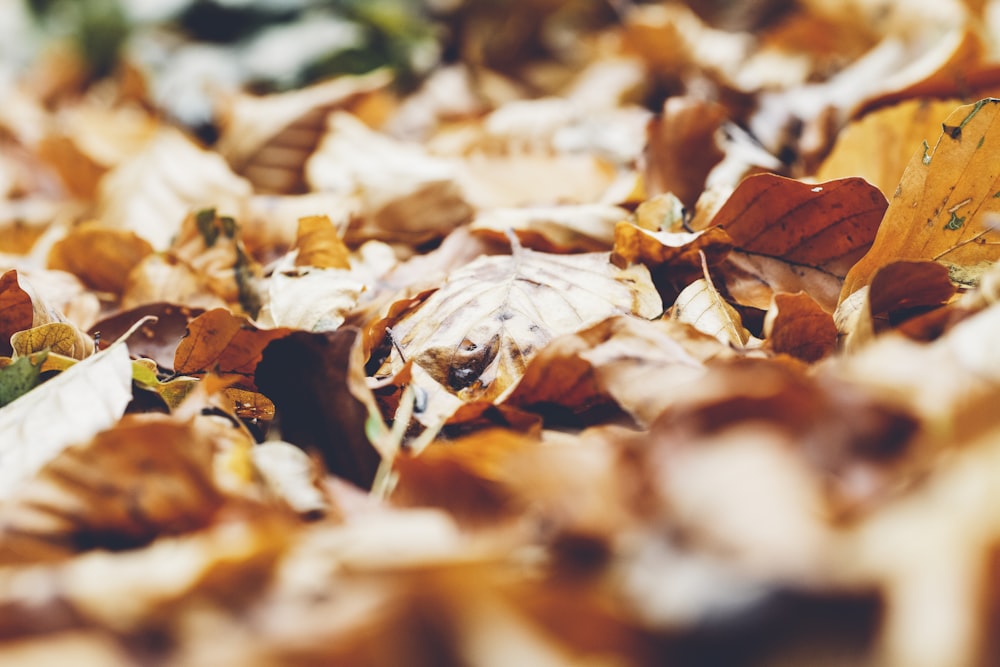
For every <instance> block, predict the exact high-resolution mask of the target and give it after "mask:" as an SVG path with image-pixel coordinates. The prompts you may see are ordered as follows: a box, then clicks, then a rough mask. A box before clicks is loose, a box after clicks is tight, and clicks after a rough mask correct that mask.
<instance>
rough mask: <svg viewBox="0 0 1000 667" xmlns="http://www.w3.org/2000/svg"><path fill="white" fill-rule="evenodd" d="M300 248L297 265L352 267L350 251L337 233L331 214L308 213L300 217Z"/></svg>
mask: <svg viewBox="0 0 1000 667" xmlns="http://www.w3.org/2000/svg"><path fill="white" fill-rule="evenodd" d="M297 236H298V238H296V240H295V245H296V247H297V248H298V249H299V254H298V257H296V258H295V266H315V267H318V268H321V269H350V268H351V261H350V259H349V257H350V251H349V250H348V249H347V246H346V245H344V242H343V241H342V240H341V239H340V236H339V235H338V234H337V228H336V227H334V226H333V222H332V221H331V220H330V218H329V216H325V215H308V216H306V217H304V218H299V231H298V235H297Z"/></svg>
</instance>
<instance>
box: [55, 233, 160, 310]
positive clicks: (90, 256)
mask: <svg viewBox="0 0 1000 667" xmlns="http://www.w3.org/2000/svg"><path fill="white" fill-rule="evenodd" d="M152 252H153V248H152V246H150V245H149V243H147V242H146V240H145V239H143V238H141V237H140V236H138V235H136V234H135V233H134V232H131V231H127V230H123V229H112V228H109V227H105V226H103V225H102V224H101V223H99V222H95V221H91V222H85V223H83V224H82V225H78V226H76V227H74V228H73V229H71V230H70V232H69V234H67V235H66V236H65V237H64V238H62V239H61V240H59V241H58V242H56V243H55V244H54V245H53V246H52V248H51V250H49V256H48V264H49V268H52V269H59V270H62V271H68V272H69V273H72V274H73V275H75V276H76V277H77V278H79V279H80V280H81V281H83V283H84V284H85V285H87V286H88V287H90V288H92V289H95V290H99V291H103V292H111V293H113V294H121V293H122V292H123V291H124V290H125V287H126V283H127V278H128V274H129V272H130V271H131V270H132V269H133V268H135V266H136V265H137V264H138V263H139V262H141V261H142V260H143V258H145V257H146V256H148V255H149V254H151V253H152Z"/></svg>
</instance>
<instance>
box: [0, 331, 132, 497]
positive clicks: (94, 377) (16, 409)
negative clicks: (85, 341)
mask: <svg viewBox="0 0 1000 667" xmlns="http://www.w3.org/2000/svg"><path fill="white" fill-rule="evenodd" d="M131 398H132V363H131V361H130V359H129V355H128V348H127V347H126V346H125V343H124V342H118V343H116V344H114V345H112V346H111V347H109V348H108V349H106V350H104V351H102V352H98V353H97V354H94V355H92V356H90V357H88V358H86V359H84V360H83V361H81V362H79V363H77V364H75V365H74V366H72V367H71V368H68V369H66V370H65V371H63V372H62V373H59V374H58V375H57V376H56V377H54V378H52V379H51V380H49V381H48V382H46V383H44V384H42V385H41V386H39V387H36V388H35V389H33V390H32V391H29V392H28V393H27V394H25V395H23V396H21V397H20V398H18V399H16V400H15V401H13V402H11V403H9V404H7V405H6V406H4V407H3V408H0V461H2V465H0V498H6V497H9V496H10V495H11V494H13V493H14V492H15V489H16V487H17V486H18V485H19V484H20V483H21V482H23V481H24V480H26V479H29V478H30V477H31V476H32V475H34V474H35V473H36V472H37V471H38V470H39V469H40V468H41V467H42V466H44V465H45V464H46V463H47V462H48V461H50V460H52V459H53V458H55V456H56V455H58V454H59V452H61V451H62V450H63V449H65V448H66V447H67V446H68V445H70V444H73V443H75V442H83V441H86V440H88V439H89V438H91V437H93V436H94V435H95V434H96V433H98V432H99V431H102V430H104V429H106V428H108V427H109V426H111V425H112V424H114V423H115V422H116V421H118V419H119V418H120V417H121V416H122V415H123V414H124V413H125V407H126V406H127V405H128V402H129V400H131Z"/></svg>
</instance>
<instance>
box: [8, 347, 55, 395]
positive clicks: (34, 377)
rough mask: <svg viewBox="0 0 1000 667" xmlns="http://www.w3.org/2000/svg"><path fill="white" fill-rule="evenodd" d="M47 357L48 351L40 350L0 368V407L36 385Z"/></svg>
mask: <svg viewBox="0 0 1000 667" xmlns="http://www.w3.org/2000/svg"><path fill="white" fill-rule="evenodd" d="M48 356H49V352H48V350H42V351H41V352H38V353H36V354H32V355H31V356H28V357H20V358H18V359H17V360H16V361H14V362H13V363H12V364H10V365H9V366H7V367H6V368H0V407H3V406H5V405H7V404H8V403H10V402H11V401H13V400H14V399H16V398H19V397H21V396H23V395H24V394H26V393H28V392H29V391H31V390H32V389H34V388H35V387H36V386H37V385H38V381H39V377H40V376H41V373H42V364H43V363H45V359H46V357H48Z"/></svg>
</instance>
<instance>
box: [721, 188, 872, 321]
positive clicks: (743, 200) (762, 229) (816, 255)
mask: <svg viewBox="0 0 1000 667" xmlns="http://www.w3.org/2000/svg"><path fill="white" fill-rule="evenodd" d="M885 208H886V201H885V197H883V196H882V194H881V193H880V192H879V191H878V189H877V188H875V187H874V186H872V185H869V184H868V183H866V182H865V181H864V180H862V179H860V178H845V179H841V180H837V181H830V182H828V183H821V184H818V185H811V184H808V183H803V182H800V181H795V180H792V179H788V178H782V177H781V176H775V175H773V174H759V175H756V176H750V177H748V178H746V179H745V180H744V181H743V182H742V183H740V185H739V187H737V188H736V191H735V192H733V194H732V196H731V197H730V198H729V199H728V200H727V201H726V203H725V204H723V206H722V208H721V209H720V210H719V211H718V213H716V215H715V218H714V219H713V221H712V224H713V225H717V226H720V227H722V228H724V229H725V230H726V232H727V233H728V234H729V236H730V238H732V240H733V245H734V247H735V248H736V250H735V251H734V253H733V254H732V255H731V256H730V260H729V262H730V263H738V264H737V268H738V269H740V270H742V271H745V272H747V273H749V274H750V275H756V276H758V277H759V280H758V285H759V284H760V283H763V284H764V285H765V286H769V287H770V288H771V289H772V290H773V291H781V292H790V293H794V292H797V291H800V290H801V291H805V292H806V293H808V294H809V295H810V296H812V297H813V298H815V299H816V300H817V301H818V302H819V303H820V305H822V306H823V307H824V308H827V309H828V310H830V311H831V312H832V310H833V308H834V306H835V305H836V304H835V303H831V300H830V297H831V293H832V292H833V291H834V290H835V289H836V286H837V285H839V284H840V283H841V282H842V281H843V278H844V276H845V275H847V271H848V269H850V267H851V266H852V265H853V264H854V262H855V261H857V260H858V258H859V257H861V255H862V254H864V252H865V251H866V250H867V249H868V247H869V246H870V245H871V243H872V240H873V239H874V237H875V230H876V229H877V228H878V224H879V221H880V220H881V218H882V214H883V212H884V211H885ZM737 251H739V252H737ZM795 283H798V284H797V285H796V284H795ZM726 287H727V289H728V290H729V292H730V294H731V296H732V297H733V298H734V299H736V301H737V302H739V303H743V304H745V305H750V306H754V307H757V308H761V309H766V308H767V307H768V306H769V305H770V296H769V295H768V298H767V301H766V302H765V303H762V302H761V298H760V296H756V295H755V294H754V292H753V291H750V290H744V289H740V288H741V287H742V285H741V283H738V282H736V281H735V280H734V281H730V280H729V279H728V278H727V280H726ZM744 295H745V298H744Z"/></svg>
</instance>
